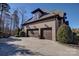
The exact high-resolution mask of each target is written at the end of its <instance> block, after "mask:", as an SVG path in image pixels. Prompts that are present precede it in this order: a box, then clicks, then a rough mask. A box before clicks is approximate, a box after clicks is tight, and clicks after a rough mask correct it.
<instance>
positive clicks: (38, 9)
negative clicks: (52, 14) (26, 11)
mask: <svg viewBox="0 0 79 59" xmlns="http://www.w3.org/2000/svg"><path fill="white" fill-rule="evenodd" d="M37 11H40V12H41V13H45V12H44V11H42V9H40V8H37V9H35V10H34V11H32V12H31V13H36V12H37Z"/></svg>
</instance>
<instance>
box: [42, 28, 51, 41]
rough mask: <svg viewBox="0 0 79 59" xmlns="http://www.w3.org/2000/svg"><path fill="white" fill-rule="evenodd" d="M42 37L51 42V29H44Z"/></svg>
mask: <svg viewBox="0 0 79 59" xmlns="http://www.w3.org/2000/svg"><path fill="white" fill-rule="evenodd" d="M43 37H44V39H49V40H52V28H44V29H43Z"/></svg>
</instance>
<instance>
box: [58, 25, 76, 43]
mask: <svg viewBox="0 0 79 59" xmlns="http://www.w3.org/2000/svg"><path fill="white" fill-rule="evenodd" d="M57 40H58V41H59V42H62V43H75V40H74V39H73V33H72V31H71V28H70V27H69V26H68V25H66V24H63V25H61V26H60V27H59V29H58V31H57Z"/></svg>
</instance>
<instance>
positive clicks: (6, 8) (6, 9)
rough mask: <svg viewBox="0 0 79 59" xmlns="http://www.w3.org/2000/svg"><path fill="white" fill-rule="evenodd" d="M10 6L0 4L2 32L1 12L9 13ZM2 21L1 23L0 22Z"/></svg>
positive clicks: (0, 29)
mask: <svg viewBox="0 0 79 59" xmlns="http://www.w3.org/2000/svg"><path fill="white" fill-rule="evenodd" d="M9 9H10V6H9V5H8V4H7V3H0V11H1V19H0V25H2V28H1V27H0V31H2V30H4V21H3V17H2V16H3V12H9ZM1 21H3V22H1Z"/></svg>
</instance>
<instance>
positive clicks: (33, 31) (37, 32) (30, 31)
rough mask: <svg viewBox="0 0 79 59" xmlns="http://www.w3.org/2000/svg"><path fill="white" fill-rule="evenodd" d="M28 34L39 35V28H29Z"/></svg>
mask: <svg viewBox="0 0 79 59" xmlns="http://www.w3.org/2000/svg"><path fill="white" fill-rule="evenodd" d="M28 35H29V37H39V30H34V29H33V30H29V31H28Z"/></svg>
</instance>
